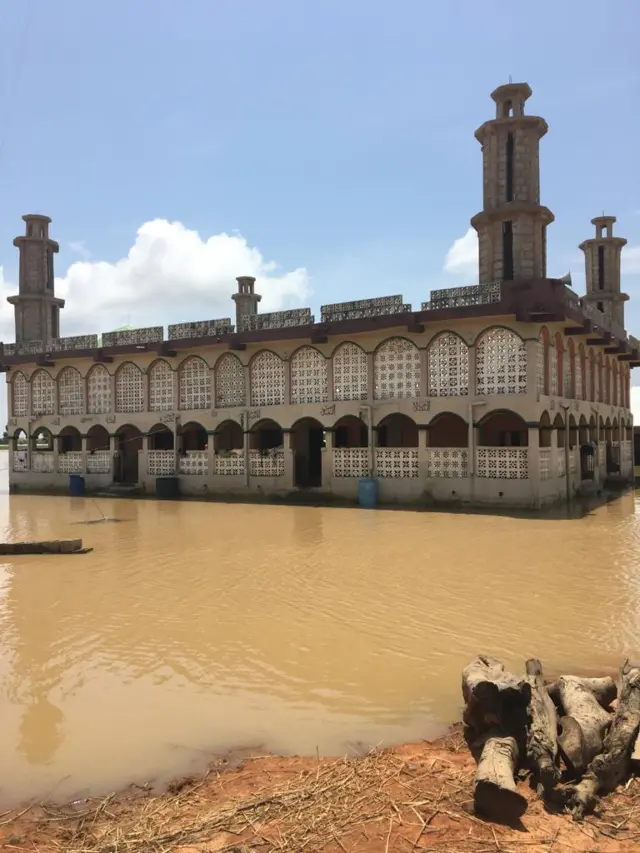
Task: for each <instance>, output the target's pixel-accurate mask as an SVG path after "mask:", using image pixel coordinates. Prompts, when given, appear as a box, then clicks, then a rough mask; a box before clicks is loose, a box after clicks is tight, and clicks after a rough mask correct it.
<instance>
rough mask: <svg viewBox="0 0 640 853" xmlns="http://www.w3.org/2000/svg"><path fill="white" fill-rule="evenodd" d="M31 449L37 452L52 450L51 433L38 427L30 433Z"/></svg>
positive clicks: (47, 429)
mask: <svg viewBox="0 0 640 853" xmlns="http://www.w3.org/2000/svg"><path fill="white" fill-rule="evenodd" d="M31 449H32V450H38V451H49V450H53V433H52V432H51V430H50V429H49V428H48V427H38V428H37V429H36V430H35V432H33V433H31Z"/></svg>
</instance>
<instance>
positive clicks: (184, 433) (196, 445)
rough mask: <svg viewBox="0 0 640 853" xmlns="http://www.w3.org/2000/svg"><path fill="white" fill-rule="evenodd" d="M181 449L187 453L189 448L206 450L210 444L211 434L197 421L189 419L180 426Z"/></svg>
mask: <svg viewBox="0 0 640 853" xmlns="http://www.w3.org/2000/svg"><path fill="white" fill-rule="evenodd" d="M178 435H179V437H180V449H181V451H184V452H185V453H186V452H187V451H189V450H206V449H207V447H208V446H209V436H208V435H207V431H206V429H205V428H204V427H203V426H202V424H199V423H198V422H197V421H188V422H187V423H186V424H183V426H181V427H180V430H179V433H178Z"/></svg>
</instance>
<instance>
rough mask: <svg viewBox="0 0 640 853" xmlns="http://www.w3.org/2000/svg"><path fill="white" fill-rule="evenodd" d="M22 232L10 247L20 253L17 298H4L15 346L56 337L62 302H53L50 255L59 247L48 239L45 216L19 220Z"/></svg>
mask: <svg viewBox="0 0 640 853" xmlns="http://www.w3.org/2000/svg"><path fill="white" fill-rule="evenodd" d="M22 218H23V219H24V221H25V222H26V231H25V234H24V235H23V236H22V237H16V238H15V240H14V241H13V245H14V246H16V248H17V249H18V252H19V254H20V271H19V274H18V295H17V296H9V297H7V302H9V303H10V304H11V305H13V306H14V309H15V331H16V343H22V342H24V341H42V343H43V344H46V343H49V341H51V340H52V339H53V338H59V337H60V309H61V308H64V299H57V298H56V295H55V289H54V288H55V283H54V275H53V255H54V253H55V252H57V251H58V249H59V246H58V244H57V243H56V242H55V240H51V239H50V238H49V223H50V222H51V220H50V219H49V217H48V216H40V215H39V214H36V213H30V214H27V216H23V217H22Z"/></svg>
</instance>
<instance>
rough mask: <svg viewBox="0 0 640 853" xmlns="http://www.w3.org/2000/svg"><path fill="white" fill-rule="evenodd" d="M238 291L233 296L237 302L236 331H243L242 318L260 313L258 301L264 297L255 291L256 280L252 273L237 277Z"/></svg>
mask: <svg viewBox="0 0 640 853" xmlns="http://www.w3.org/2000/svg"><path fill="white" fill-rule="evenodd" d="M236 281H237V282H238V292H237V293H234V294H233V296H232V297H231V298H232V299H233V301H234V302H235V303H236V332H241V331H242V318H243V317H252V316H253V315H255V314H257V313H258V302H260V300H261V299H262V296H259V295H258V294H257V293H256V292H255V286H256V280H255V278H254V277H253V276H252V275H241V276H238V278H236Z"/></svg>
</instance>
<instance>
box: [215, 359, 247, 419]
mask: <svg viewBox="0 0 640 853" xmlns="http://www.w3.org/2000/svg"><path fill="white" fill-rule="evenodd" d="M215 377H216V409H232V408H234V407H236V406H244V405H245V400H246V398H247V388H246V384H247V383H246V378H245V369H244V364H243V363H242V362H241V361H240V359H239V358H238V356H237V355H234V353H232V352H226V353H225V354H224V355H222V356H220V358H219V359H218V360H217V362H216V366H215Z"/></svg>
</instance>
